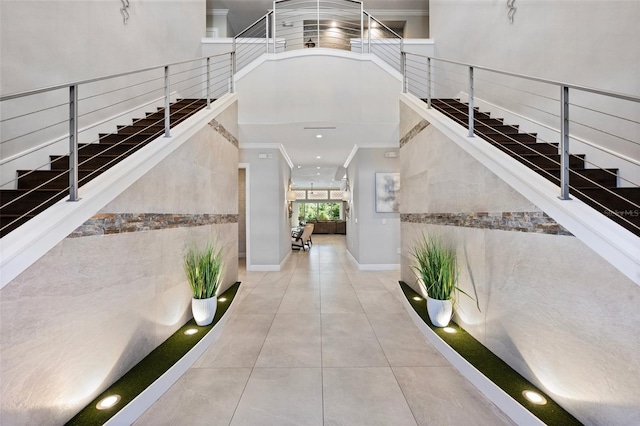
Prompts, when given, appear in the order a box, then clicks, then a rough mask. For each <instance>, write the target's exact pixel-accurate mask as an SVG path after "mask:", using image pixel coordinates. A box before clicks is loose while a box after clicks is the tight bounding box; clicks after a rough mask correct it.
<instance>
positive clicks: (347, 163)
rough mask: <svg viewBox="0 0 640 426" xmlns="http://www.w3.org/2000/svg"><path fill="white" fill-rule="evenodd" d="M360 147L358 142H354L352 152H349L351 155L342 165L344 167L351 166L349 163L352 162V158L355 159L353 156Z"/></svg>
mask: <svg viewBox="0 0 640 426" xmlns="http://www.w3.org/2000/svg"><path fill="white" fill-rule="evenodd" d="M358 149H359V147H358V144H353V148H352V149H351V152H350V153H349V156H348V157H347V160H346V161H345V162H344V165H343V166H342V167H344V168H345V169H346V168H348V167H349V164H350V163H351V160H353V157H355V156H356V153H357V152H358Z"/></svg>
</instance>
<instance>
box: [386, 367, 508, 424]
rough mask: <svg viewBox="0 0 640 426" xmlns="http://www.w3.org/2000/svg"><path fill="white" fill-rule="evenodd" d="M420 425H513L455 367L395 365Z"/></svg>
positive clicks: (401, 384)
mask: <svg viewBox="0 0 640 426" xmlns="http://www.w3.org/2000/svg"><path fill="white" fill-rule="evenodd" d="M393 372H394V374H395V376H396V378H397V380H398V383H399V384H400V387H401V388H402V392H403V393H404V396H405V397H406V399H407V402H408V403H409V406H410V407H411V410H412V411H413V414H414V416H415V418H416V420H417V421H418V424H419V425H421V426H422V425H463V424H470V421H471V420H473V423H472V424H474V425H477V426H484V425H486V426H498V425H511V424H513V423H512V422H511V421H510V420H509V419H508V418H507V417H506V416H505V415H504V414H503V413H502V412H501V411H500V410H498V408H497V407H495V406H494V405H493V404H492V403H491V402H490V401H488V400H487V399H486V398H485V397H484V395H482V394H481V393H480V391H479V390H478V389H476V388H475V387H473V385H471V384H470V383H469V382H468V381H467V380H466V379H465V378H464V377H462V376H461V375H460V373H458V371H456V370H455V369H454V368H453V367H394V368H393Z"/></svg>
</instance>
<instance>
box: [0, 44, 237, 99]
mask: <svg viewBox="0 0 640 426" xmlns="http://www.w3.org/2000/svg"><path fill="white" fill-rule="evenodd" d="M229 54H231V51H229V52H225V53H218V54H216V55H210V56H202V57H199V58H194V59H187V60H184V61H179V62H171V63H169V64H163V65H156V66H153V67H147V68H141V69H137V70H133V71H126V72H122V73H118V74H109V75H106V76H103V77H96V78H89V79H86V80H78V81H73V82H71V83H63V84H56V85H54V86H46V87H41V88H39V89H33V90H25V91H22V92H16V93H11V94H9V95H1V96H0V102H2V101H8V100H11V99H16V98H22V97H25V96H31V95H37V94H39V93H45V92H50V91H52V90H61V89H67V88H69V87H70V86H74V85H78V86H79V85H82V84H88V83H95V82H97V81H102V80H109V79H112V78H118V77H125V76H128V75H133V74H139V73H143V72H147V71H154V70H157V69H160V68H164V67H171V66H174V65H181V64H186V63H189V62H195V61H199V60H206V59H207V58H215V57H218V56H226V55H229Z"/></svg>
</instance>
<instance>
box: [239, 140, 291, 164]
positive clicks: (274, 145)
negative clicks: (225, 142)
mask: <svg viewBox="0 0 640 426" xmlns="http://www.w3.org/2000/svg"><path fill="white" fill-rule="evenodd" d="M238 148H240V149H277V150H279V151H280V154H282V157H283V158H284V161H286V162H287V164H288V165H289V168H291V169H293V161H291V157H289V153H288V152H287V150H286V149H285V148H284V145H282V144H281V143H259V142H252V143H241V144H240V145H238Z"/></svg>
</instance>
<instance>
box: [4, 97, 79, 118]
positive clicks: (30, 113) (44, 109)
mask: <svg viewBox="0 0 640 426" xmlns="http://www.w3.org/2000/svg"><path fill="white" fill-rule="evenodd" d="M61 106H69V102H64V103H61V104H58V105H53V106H50V107H46V108H42V109H38V110H35V111H31V112H25V113H24V114H20V115H15V116H13V117H9V118H3V119H2V120H0V123H4V122H5V121H9V120H15V119H16V118H21V117H26V116H28V115H33V114H37V113H39V112H43V111H48V110H50V109H53V108H60V107H61Z"/></svg>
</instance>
